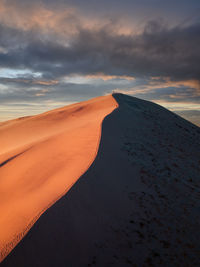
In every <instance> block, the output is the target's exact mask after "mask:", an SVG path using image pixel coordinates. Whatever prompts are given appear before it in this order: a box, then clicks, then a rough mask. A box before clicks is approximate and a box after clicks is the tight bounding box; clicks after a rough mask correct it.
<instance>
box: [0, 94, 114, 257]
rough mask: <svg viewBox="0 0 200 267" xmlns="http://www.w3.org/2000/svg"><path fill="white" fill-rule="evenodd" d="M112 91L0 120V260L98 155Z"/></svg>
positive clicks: (109, 108)
mask: <svg viewBox="0 0 200 267" xmlns="http://www.w3.org/2000/svg"><path fill="white" fill-rule="evenodd" d="M117 107H118V104H117V102H116V100H115V99H114V98H113V97H112V95H108V96H103V97H98V98H95V99H92V100H89V101H85V102H81V103H78V104H73V105H70V106H66V107H63V108H59V109H56V110H53V111H49V112H46V113H43V114H40V115H36V116H32V117H25V118H23V119H16V120H12V121H9V122H8V123H2V124H1V125H0V147H1V151H0V203H1V205H0V214H1V216H0V262H1V261H2V260H3V259H4V258H5V257H6V256H7V255H8V254H9V253H10V251H11V250H12V249H13V248H14V247H15V246H16V245H17V243H18V242H19V241H20V240H21V239H22V238H23V236H24V235H25V234H26V233H27V232H28V230H29V229H30V228H31V226H32V225H33V224H34V222H35V221H36V220H37V219H38V218H39V217H40V215H41V214H42V213H43V212H44V211H45V210H46V209H47V208H48V207H50V206H51V205H52V204H53V203H55V201H57V200H58V199H59V198H60V197H61V196H63V195H64V194H65V193H66V192H67V191H68V190H69V189H70V188H71V186H72V185H73V184H74V183H75V182H76V181H77V179H78V178H79V177H80V176H81V175H82V174H83V173H84V172H85V171H86V170H87V169H88V168H89V166H90V165H91V163H92V162H93V161H94V159H95V157H96V154H97V151H98V147H99V142H100V137H101V125H102V121H103V119H104V118H105V116H107V115H108V114H109V113H111V112H112V111H113V110H114V109H115V108H117Z"/></svg>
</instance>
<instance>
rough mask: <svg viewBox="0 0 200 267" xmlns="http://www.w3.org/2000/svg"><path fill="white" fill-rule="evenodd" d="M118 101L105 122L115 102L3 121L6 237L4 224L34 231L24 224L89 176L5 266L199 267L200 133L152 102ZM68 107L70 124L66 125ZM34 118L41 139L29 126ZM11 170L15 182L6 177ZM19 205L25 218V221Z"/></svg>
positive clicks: (51, 210) (48, 213)
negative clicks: (64, 112)
mask: <svg viewBox="0 0 200 267" xmlns="http://www.w3.org/2000/svg"><path fill="white" fill-rule="evenodd" d="M113 97H114V99H115V100H116V102H117V103H118V108H116V109H115V110H114V111H113V112H112V113H111V114H109V115H108V116H106V117H105V115H106V114H108V113H110V112H111V111H112V110H113V109H114V108H115V107H116V102H115V101H114V99H112V96H107V97H102V98H97V99H94V100H91V101H90V102H86V103H85V104H84V103H81V104H77V105H75V106H69V107H68V108H64V109H59V110H57V111H52V112H49V113H45V114H42V115H40V116H36V117H30V118H24V119H21V122H19V121H18V122H17V121H10V122H8V123H7V126H6V124H4V126H3V128H2V129H4V127H5V129H6V127H7V129H11V130H10V132H9V131H8V132H9V138H10V139H12V140H11V142H12V146H11V142H8V143H7V145H6V138H8V137H6V133H5V140H4V141H2V146H3V145H4V155H3V154H2V158H3V157H4V162H3V161H1V162H2V164H3V165H2V168H1V169H0V170H1V172H0V174H1V180H0V181H1V184H0V188H1V189H2V188H3V186H4V187H6V191H5V192H9V195H8V194H6V193H4V195H2V194H1V195H0V196H1V198H2V199H3V201H4V203H5V204H4V205H5V209H4V211H3V206H2V211H1V213H2V214H4V218H5V220H4V224H3V223H2V224H1V225H0V229H1V232H2V233H4V231H3V230H2V225H3V226H4V227H5V225H6V223H7V222H10V224H9V223H8V226H9V227H10V230H12V227H13V229H14V231H13V233H14V232H16V233H17V231H16V230H17V225H19V226H20V225H21V222H26V221H27V223H26V224H25V227H29V226H31V224H30V225H29V220H28V219H27V218H29V219H30V220H31V219H32V216H31V215H33V213H35V214H36V215H37V214H38V213H37V212H38V211H39V212H41V210H40V209H41V208H42V205H43V206H44V207H45V208H46V207H47V205H51V204H52V202H54V200H55V199H56V197H57V196H55V198H54V195H55V194H56V193H58V192H59V190H60V191H61V194H62V193H63V191H62V190H61V189H63V188H65V190H67V186H69V187H70V186H71V184H72V183H73V182H74V181H75V180H76V179H77V178H78V177H80V175H81V174H83V175H81V177H80V179H78V180H77V182H76V183H75V184H74V185H73V186H72V187H71V188H70V190H69V191H68V192H67V194H64V195H63V197H61V198H60V199H59V200H58V201H56V202H55V203H54V205H51V207H49V209H47V210H46V212H44V213H43V214H42V216H40V218H39V219H38V220H37V221H36V222H35V224H34V225H33V226H32V227H31V228H30V230H29V231H28V233H27V234H26V235H25V236H24V238H23V239H22V240H21V242H19V243H18V244H17V246H16V247H15V248H14V249H13V250H12V251H11V253H9V255H7V257H6V258H5V259H4V261H3V262H2V263H1V266H2V267H18V266H19V267H36V266H37V267H55V266H59V267H66V266H70V267H71V266H73V267H85V266H100V267H107V266H115V267H122V266H123V267H124V266H127V267H128V266H144V267H147V266H166V267H168V266H200V258H199V252H200V249H199V248H200V232H199V227H200V224H199V222H200V213H199V207H200V179H199V178H200V165H199V164H200V161H199V159H200V149H199V144H200V128H199V127H197V126H195V125H193V124H191V123H189V122H188V121H186V120H184V119H182V118H181V117H179V116H177V115H176V114H174V113H172V112H170V111H168V110H166V109H165V108H163V107H161V106H159V105H156V104H154V103H151V102H148V101H144V100H141V99H137V98H133V97H129V96H126V95H122V94H114V95H113ZM82 104H84V105H85V106H84V108H82ZM80 108H82V109H80ZM65 109H66V110H68V109H69V110H70V111H69V110H68V111H67V114H68V115H69V114H70V115H69V116H64V117H65V119H66V122H68V120H69V121H70V120H71V121H70V122H71V123H65V122H64V121H62V119H61V118H62V116H63V114H62V112H61V113H59V111H64V110H65ZM84 110H85V113H84ZM72 111H74V113H75V111H76V113H77V118H76V116H75V118H74V119H72V114H73V112H72ZM79 112H80V114H82V113H83V114H82V115H81V116H82V117H81V116H78V114H79ZM76 113H75V114H76ZM54 114H56V116H54ZM41 117H42V118H41ZM103 117H105V119H104V120H103V123H102V132H101V140H100V143H98V142H99V134H100V124H101V123H100V122H101V121H102V119H103ZM48 118H49V119H48ZM50 118H51V119H50ZM59 118H60V120H59ZM31 120H33V122H34V121H35V122H34V123H35V127H34V129H36V128H37V125H39V126H38V129H39V130H40V133H38V132H37V131H33V130H30V129H27V127H24V126H22V125H23V124H25V123H27V124H28V123H29V121H31ZM50 121H51V122H52V123H50ZM36 122H37V123H38V124H37V123H36ZM76 122H77V123H76ZM18 123H20V124H21V126H20V127H17V125H18ZM72 124H73V127H70V129H69V128H65V127H67V125H70V126H72ZM9 125H10V126H9ZM29 125H32V124H29ZM64 125H65V126H64ZM11 126H12V127H16V128H15V131H13V135H12V127H11ZM47 126H48V127H47ZM93 126H94V128H93ZM13 129H14V128H13ZM63 129H65V131H63ZM91 130H92V131H91ZM26 131H27V132H26ZM20 132H22V133H25V132H26V136H27V138H29V139H30V140H29V141H27V139H25V138H21V133H20ZM17 133H18V134H17ZM48 134H49V136H48ZM2 136H3V133H2ZM36 136H37V138H36V139H34V138H35V137H36ZM72 136H73V138H72ZM69 137H70V138H69ZM81 137H84V140H82V138H81ZM86 137H87V138H86ZM14 138H18V141H16V142H15V139H14ZM73 140H74V141H73ZM87 140H88V141H89V140H90V142H87V143H86V142H85V141H87ZM92 140H93V141H92ZM72 142H74V143H75V145H73V143H72ZM28 143H30V145H28ZM18 144H20V146H19V145H18ZM63 144H64V146H63ZM77 144H78V146H77ZM98 145H99V146H98ZM67 147H70V148H73V149H72V150H71V149H70V151H72V152H70V151H68V150H67ZM97 147H98V153H97V154H96V150H95V149H96V148H97ZM11 148H13V149H14V151H12V150H11ZM52 148H53V149H52ZM20 149H21V150H20ZM24 151H25V152H24ZM69 152H70V153H69ZM6 153H8V154H7V156H9V155H10V157H13V159H12V158H11V160H10V161H9V157H7V156H5V155H6ZM20 153H21V154H20ZM16 154H19V155H18V156H16ZM15 156H16V157H15ZM33 159H34V161H33ZM91 162H92V164H91V165H90V163H91ZM17 166H19V168H17ZM26 166H27V167H26ZM88 166H89V168H88ZM6 168H8V169H7V170H9V172H10V173H12V177H11V176H10V175H7V177H6V179H5V181H4V179H2V177H4V176H6ZM24 168H25V169H24ZM18 169H19V170H18ZM3 172H4V175H2V174H3ZM69 174H71V176H69ZM73 174H74V175H73ZM72 176H73V177H72ZM3 181H4V183H5V185H4V184H3ZM8 189H9V190H8ZM57 198H58V197H57ZM50 199H51V200H52V202H50ZM33 201H34V203H33ZM47 202H48V203H47ZM0 203H1V202H0ZM32 204H33V205H32ZM6 205H7V209H6ZM29 205H31V209H30V207H29ZM15 207H16V209H17V207H23V211H26V212H27V213H25V214H22V212H21V215H20V216H19V214H20V211H19V210H16V211H15ZM8 208H9V209H10V210H12V213H11V214H9V212H7V214H6V211H9V209H8ZM30 210H31V212H30V213H29V211H30ZM42 211H43V210H42ZM14 212H15V213H14ZM6 216H7V217H6ZM6 220H7V222H6ZM12 220H13V222H12V223H11V221H12ZM15 221H16V225H15ZM2 222H3V221H2ZM6 226H7V225H6ZM20 231H21V230H20ZM23 231H24V229H23ZM18 233H19V232H18ZM6 234H7V237H9V235H8V234H9V230H7V228H6ZM22 234H23V232H22ZM5 236H6V235H5ZM19 237H20V238H21V237H22V236H19ZM10 238H11V237H10ZM18 240H19V239H18ZM18 240H14V241H15V243H14V245H15V244H16V242H18ZM5 243H6V242H5ZM8 249H10V247H9V246H8ZM8 251H9V250H7V251H6V249H5V248H4V255H5V252H6V253H8Z"/></svg>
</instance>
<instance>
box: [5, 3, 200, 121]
mask: <svg viewBox="0 0 200 267" xmlns="http://www.w3.org/2000/svg"><path fill="white" fill-rule="evenodd" d="M199 14H200V1H199V0H190V1H188V0H173V1H172V0H168V1H164V0H123V1H122V0H107V1H105V0H101V1H95V0H84V1H83V0H73V1H72V0H71V1H70V0H58V1H52V0H35V1H30V0H0V121H3V120H8V119H11V118H15V117H20V116H27V115H31V114H36V113H40V112H42V111H46V110H50V109H53V108H56V107H59V106H64V105H67V104H70V103H73V102H77V101H82V100H86V99H88V98H91V97H95V96H98V95H104V94H107V93H111V92H112V91H113V90H115V91H120V92H124V93H127V94H130V95H133V96H136V97H139V98H143V99H147V100H151V101H154V102H157V103H159V104H161V105H163V106H165V107H167V108H169V109H171V110H173V111H176V112H178V113H179V114H180V115H182V116H184V117H186V118H187V119H189V120H191V121H193V122H195V123H196V124H198V125H200V15H199Z"/></svg>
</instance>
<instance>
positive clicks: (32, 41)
mask: <svg viewBox="0 0 200 267" xmlns="http://www.w3.org/2000/svg"><path fill="white" fill-rule="evenodd" d="M31 34H32V35H31ZM31 34H30V32H29V31H23V30H20V29H12V28H9V27H4V26H1V27H0V35H1V38H0V39H1V41H0V45H1V47H2V48H4V49H5V51H6V52H0V66H1V67H10V68H13V67H15V68H16V67H18V68H26V69H30V70H32V71H37V72H41V73H42V74H43V77H46V78H47V77H48V78H51V79H57V78H59V77H62V76H64V75H70V74H83V75H84V74H95V73H99V72H102V73H105V74H107V75H130V76H134V77H150V76H163V77H170V78H171V79H172V80H187V79H195V80H200V68H199V65H200V24H195V25H190V26H188V27H180V26H179V27H173V28H168V27H167V26H165V25H164V24H163V23H162V22H161V21H151V22H149V23H148V24H147V25H146V27H145V29H144V31H143V32H142V33H141V34H138V35H131V34H130V35H123V34H119V33H118V32H117V29H116V28H115V26H114V25H112V24H108V25H107V26H104V27H102V28H100V29H87V28H82V27H81V26H80V25H79V27H78V29H77V33H76V35H74V36H73V38H72V39H70V40H68V41H66V42H63V40H62V42H60V41H59V40H58V39H57V38H54V36H50V37H49V38H44V36H42V34H41V35H39V34H38V32H37V33H36V32H31ZM9 40H10V43H12V44H13V46H10V45H9ZM0 51H1V50H0Z"/></svg>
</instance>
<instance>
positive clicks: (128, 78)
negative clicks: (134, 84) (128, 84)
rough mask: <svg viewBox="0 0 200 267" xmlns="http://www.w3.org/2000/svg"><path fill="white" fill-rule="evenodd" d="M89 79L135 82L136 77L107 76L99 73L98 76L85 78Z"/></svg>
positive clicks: (91, 75)
mask: <svg viewBox="0 0 200 267" xmlns="http://www.w3.org/2000/svg"><path fill="white" fill-rule="evenodd" d="M85 77H86V78H87V79H101V80H103V81H109V80H113V79H122V80H128V81H133V80H135V78H134V77H131V76H127V75H106V74H103V73H99V74H98V73H97V74H90V75H86V76H85Z"/></svg>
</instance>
